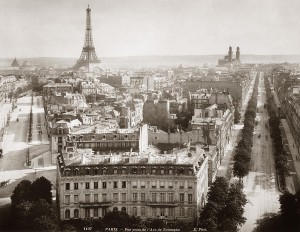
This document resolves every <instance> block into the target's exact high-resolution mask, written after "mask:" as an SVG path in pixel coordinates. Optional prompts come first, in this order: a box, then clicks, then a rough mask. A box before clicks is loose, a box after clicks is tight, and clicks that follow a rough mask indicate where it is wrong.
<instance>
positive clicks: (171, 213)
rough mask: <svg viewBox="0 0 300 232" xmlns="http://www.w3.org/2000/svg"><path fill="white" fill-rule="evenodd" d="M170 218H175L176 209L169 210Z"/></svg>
mask: <svg viewBox="0 0 300 232" xmlns="http://www.w3.org/2000/svg"><path fill="white" fill-rule="evenodd" d="M169 217H174V208H169Z"/></svg>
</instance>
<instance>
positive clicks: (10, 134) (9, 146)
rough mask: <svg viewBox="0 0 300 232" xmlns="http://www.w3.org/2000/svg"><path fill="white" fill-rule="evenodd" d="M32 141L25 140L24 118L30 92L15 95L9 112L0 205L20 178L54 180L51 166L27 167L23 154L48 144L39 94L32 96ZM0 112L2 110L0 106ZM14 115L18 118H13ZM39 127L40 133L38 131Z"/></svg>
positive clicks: (1, 162) (0, 176) (1, 163)
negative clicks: (4, 184)
mask: <svg viewBox="0 0 300 232" xmlns="http://www.w3.org/2000/svg"><path fill="white" fill-rule="evenodd" d="M33 103H34V104H33V107H32V111H33V127H34V128H36V129H35V130H33V141H32V143H29V144H28V143H27V132H28V123H29V122H28V120H29V113H30V106H31V96H25V97H22V98H19V99H18V101H17V108H15V109H14V110H13V112H12V113H11V118H10V123H9V126H8V127H6V129H5V130H6V134H5V135H4V140H3V151H4V154H3V157H2V158H1V159H0V181H6V180H10V182H9V184H8V185H7V186H5V187H1V188H0V206H1V205H3V204H5V203H7V202H9V201H8V200H7V198H8V197H10V196H11V194H12V191H13V190H14V188H15V187H16V185H17V184H18V183H19V182H20V181H21V180H23V179H28V180H35V179H36V178H37V177H40V176H45V177H46V178H48V179H50V180H51V182H52V183H55V170H53V166H52V167H46V166H47V165H45V167H44V168H38V169H30V168H27V167H26V165H25V163H26V157H27V153H28V151H31V150H33V151H34V152H35V153H36V154H39V150H43V151H44V150H45V146H49V145H45V144H49V142H48V138H47V133H46V129H45V127H44V126H41V124H42V125H43V123H44V118H43V107H42V99H41V97H40V96H37V97H34V100H33ZM1 114H2V110H1ZM17 119H18V120H17ZM38 130H42V134H39V133H38Z"/></svg>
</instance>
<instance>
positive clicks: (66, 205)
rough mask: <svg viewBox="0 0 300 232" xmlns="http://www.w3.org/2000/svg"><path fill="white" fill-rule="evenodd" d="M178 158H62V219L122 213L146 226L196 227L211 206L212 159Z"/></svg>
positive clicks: (191, 154) (197, 154) (183, 153)
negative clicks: (206, 206)
mask: <svg viewBox="0 0 300 232" xmlns="http://www.w3.org/2000/svg"><path fill="white" fill-rule="evenodd" d="M203 154H204V153H203V150H201V151H200V150H198V151H197V152H191V151H188V150H186V151H180V152H178V153H176V154H171V155H170V154H168V155H156V154H152V155H150V154H147V155H142V154H137V155H135V156H133V155H132V154H131V155H129V154H122V155H113V156H111V155H107V156H95V155H93V154H89V155H88V154H84V153H82V152H81V154H80V153H79V154H78V157H77V156H75V157H72V159H68V160H67V159H65V158H64V156H63V155H59V156H58V169H57V170H58V176H57V182H58V183H59V184H58V185H59V186H58V196H57V199H58V201H59V211H60V219H61V220H68V219H71V218H99V217H103V216H104V215H105V214H106V213H107V212H108V211H109V210H110V211H112V210H114V209H118V210H119V211H124V212H127V213H128V214H129V215H133V216H139V217H140V218H141V219H142V220H153V219H164V220H166V221H167V222H168V223H172V222H174V221H175V220H181V221H186V222H193V221H194V220H195V218H196V217H197V216H199V211H200V210H201V209H202V207H203V206H204V204H205V199H206V195H207V190H208V180H207V170H208V157H205V156H203Z"/></svg>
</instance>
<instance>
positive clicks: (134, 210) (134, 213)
mask: <svg viewBox="0 0 300 232" xmlns="http://www.w3.org/2000/svg"><path fill="white" fill-rule="evenodd" d="M132 215H133V216H137V208H136V207H133V208H132Z"/></svg>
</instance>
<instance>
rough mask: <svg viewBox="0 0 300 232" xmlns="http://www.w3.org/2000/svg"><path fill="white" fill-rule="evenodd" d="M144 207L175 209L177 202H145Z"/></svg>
mask: <svg viewBox="0 0 300 232" xmlns="http://www.w3.org/2000/svg"><path fill="white" fill-rule="evenodd" d="M146 205H147V206H152V207H175V206H178V202H177V201H165V202H158V201H147V202H146Z"/></svg>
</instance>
